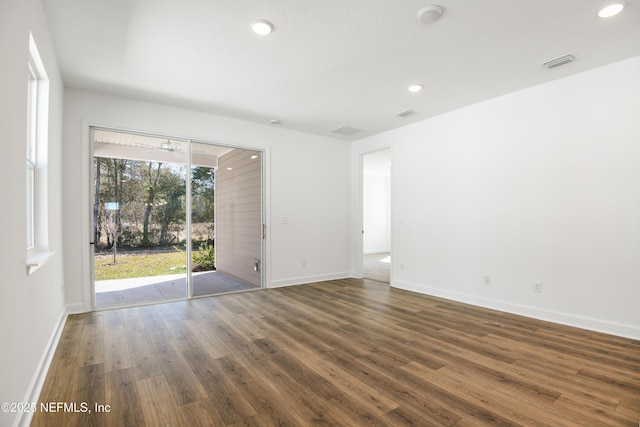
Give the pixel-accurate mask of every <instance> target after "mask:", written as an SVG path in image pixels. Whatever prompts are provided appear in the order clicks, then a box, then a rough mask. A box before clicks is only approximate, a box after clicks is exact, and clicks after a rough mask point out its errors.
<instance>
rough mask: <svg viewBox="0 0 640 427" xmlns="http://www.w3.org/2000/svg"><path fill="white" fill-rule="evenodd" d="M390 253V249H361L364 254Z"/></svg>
mask: <svg viewBox="0 0 640 427" xmlns="http://www.w3.org/2000/svg"><path fill="white" fill-rule="evenodd" d="M388 253H391V249H379V250H368V251H363V254H364V255H371V254H388Z"/></svg>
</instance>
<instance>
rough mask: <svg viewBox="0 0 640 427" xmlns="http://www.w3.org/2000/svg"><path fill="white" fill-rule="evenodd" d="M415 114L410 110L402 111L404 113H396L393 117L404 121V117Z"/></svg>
mask: <svg viewBox="0 0 640 427" xmlns="http://www.w3.org/2000/svg"><path fill="white" fill-rule="evenodd" d="M415 113H416V112H415V111H412V110H404V111H400V112H399V113H396V114H395V116H396V117H402V118H403V119H404V118H405V117H409V116H413V115H414V114H415Z"/></svg>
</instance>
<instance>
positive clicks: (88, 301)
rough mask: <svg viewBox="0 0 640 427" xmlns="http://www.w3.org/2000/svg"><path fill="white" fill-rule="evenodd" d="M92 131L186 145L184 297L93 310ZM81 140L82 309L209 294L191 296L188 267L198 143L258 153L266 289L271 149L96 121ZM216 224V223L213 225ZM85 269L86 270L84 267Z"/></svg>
mask: <svg viewBox="0 0 640 427" xmlns="http://www.w3.org/2000/svg"><path fill="white" fill-rule="evenodd" d="M94 129H100V130H106V131H113V132H121V133H131V134H136V135H142V136H150V137H156V138H167V139H174V140H180V141H184V142H185V144H186V148H185V157H186V158H185V167H186V170H187V179H186V183H185V184H186V187H185V191H186V197H185V204H186V206H185V211H186V213H185V215H186V233H187V255H186V256H187V263H186V265H187V272H186V273H187V277H186V283H187V289H186V291H187V292H186V296H185V297H184V298H175V299H167V300H153V301H140V302H137V303H133V304H124V305H116V306H104V307H96V292H95V267H94V259H95V243H96V242H93V221H94V217H93V207H94V202H95V200H94V198H95V193H94V192H93V191H91V189H92V188H93V162H94V149H93V130H94ZM83 140H84V141H87V143H88V147H89V149H88V159H87V160H88V161H87V172H86V174H85V175H86V180H85V182H86V183H87V184H86V187H85V188H86V190H85V191H87V190H88V191H87V193H86V194H87V195H88V197H87V203H86V204H85V206H86V212H87V213H88V227H83V228H84V230H85V233H86V236H85V237H86V239H85V242H89V246H90V249H89V251H84V252H83V253H87V254H88V258H84V257H83V258H84V259H85V260H86V261H84V262H83V267H84V268H83V275H85V276H88V278H87V279H88V280H86V283H88V286H87V287H86V288H85V290H86V292H85V297H84V303H85V307H86V308H87V309H88V310H87V311H101V310H110V309H115V308H125V307H132V306H133V307H135V306H142V305H151V304H158V303H165V302H172V301H184V300H189V299H194V298H203V297H208V296H211V295H199V296H194V295H193V280H192V277H193V276H192V272H191V267H192V248H191V244H190V243H191V231H192V228H191V219H192V218H191V213H192V206H191V201H192V200H191V197H192V194H191V179H190V177H191V166H192V158H191V144H192V143H199V144H210V145H215V146H220V147H227V148H232V149H241V150H252V151H257V152H260V153H261V156H260V162H261V163H260V175H261V176H260V211H261V212H260V219H261V230H262V232H261V236H260V242H261V244H260V287H259V288H258V289H265V288H267V287H268V286H267V284H268V283H270V268H269V266H270V262H269V254H268V250H267V249H268V247H269V242H270V235H269V232H268V231H269V218H268V216H267V213H268V212H269V211H270V209H269V203H270V197H269V188H270V183H269V181H268V179H269V176H270V173H269V171H268V168H269V165H270V147H269V146H265V147H258V146H248V145H240V144H233V143H227V142H222V141H215V140H210V139H207V138H193V137H186V136H180V135H175V134H170V133H167V132H153V131H144V130H136V129H131V128H127V127H122V126H117V125H111V124H104V123H101V124H99V123H96V122H88V121H85V123H84V125H83ZM214 224H215V222H214ZM87 267H88V268H87ZM212 295H215V294H212Z"/></svg>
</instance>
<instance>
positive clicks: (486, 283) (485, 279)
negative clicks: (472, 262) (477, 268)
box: [482, 274, 491, 286]
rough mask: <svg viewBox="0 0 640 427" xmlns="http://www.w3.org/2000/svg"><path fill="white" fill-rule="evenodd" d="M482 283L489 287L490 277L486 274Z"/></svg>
mask: <svg viewBox="0 0 640 427" xmlns="http://www.w3.org/2000/svg"><path fill="white" fill-rule="evenodd" d="M482 283H484V284H485V285H487V286H489V285H490V284H491V276H489V275H488V274H487V275H485V276H484V279H483V282H482Z"/></svg>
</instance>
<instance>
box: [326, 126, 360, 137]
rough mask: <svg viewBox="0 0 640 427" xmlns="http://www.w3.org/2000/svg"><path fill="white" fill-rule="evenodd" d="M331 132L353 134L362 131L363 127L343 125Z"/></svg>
mask: <svg viewBox="0 0 640 427" xmlns="http://www.w3.org/2000/svg"><path fill="white" fill-rule="evenodd" d="M331 132H333V133H339V134H340V135H346V136H351V135H355V134H356V133H358V132H362V129H357V128H352V127H351V126H342V127H341V128H338V129H334V130H332V131H331Z"/></svg>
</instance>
